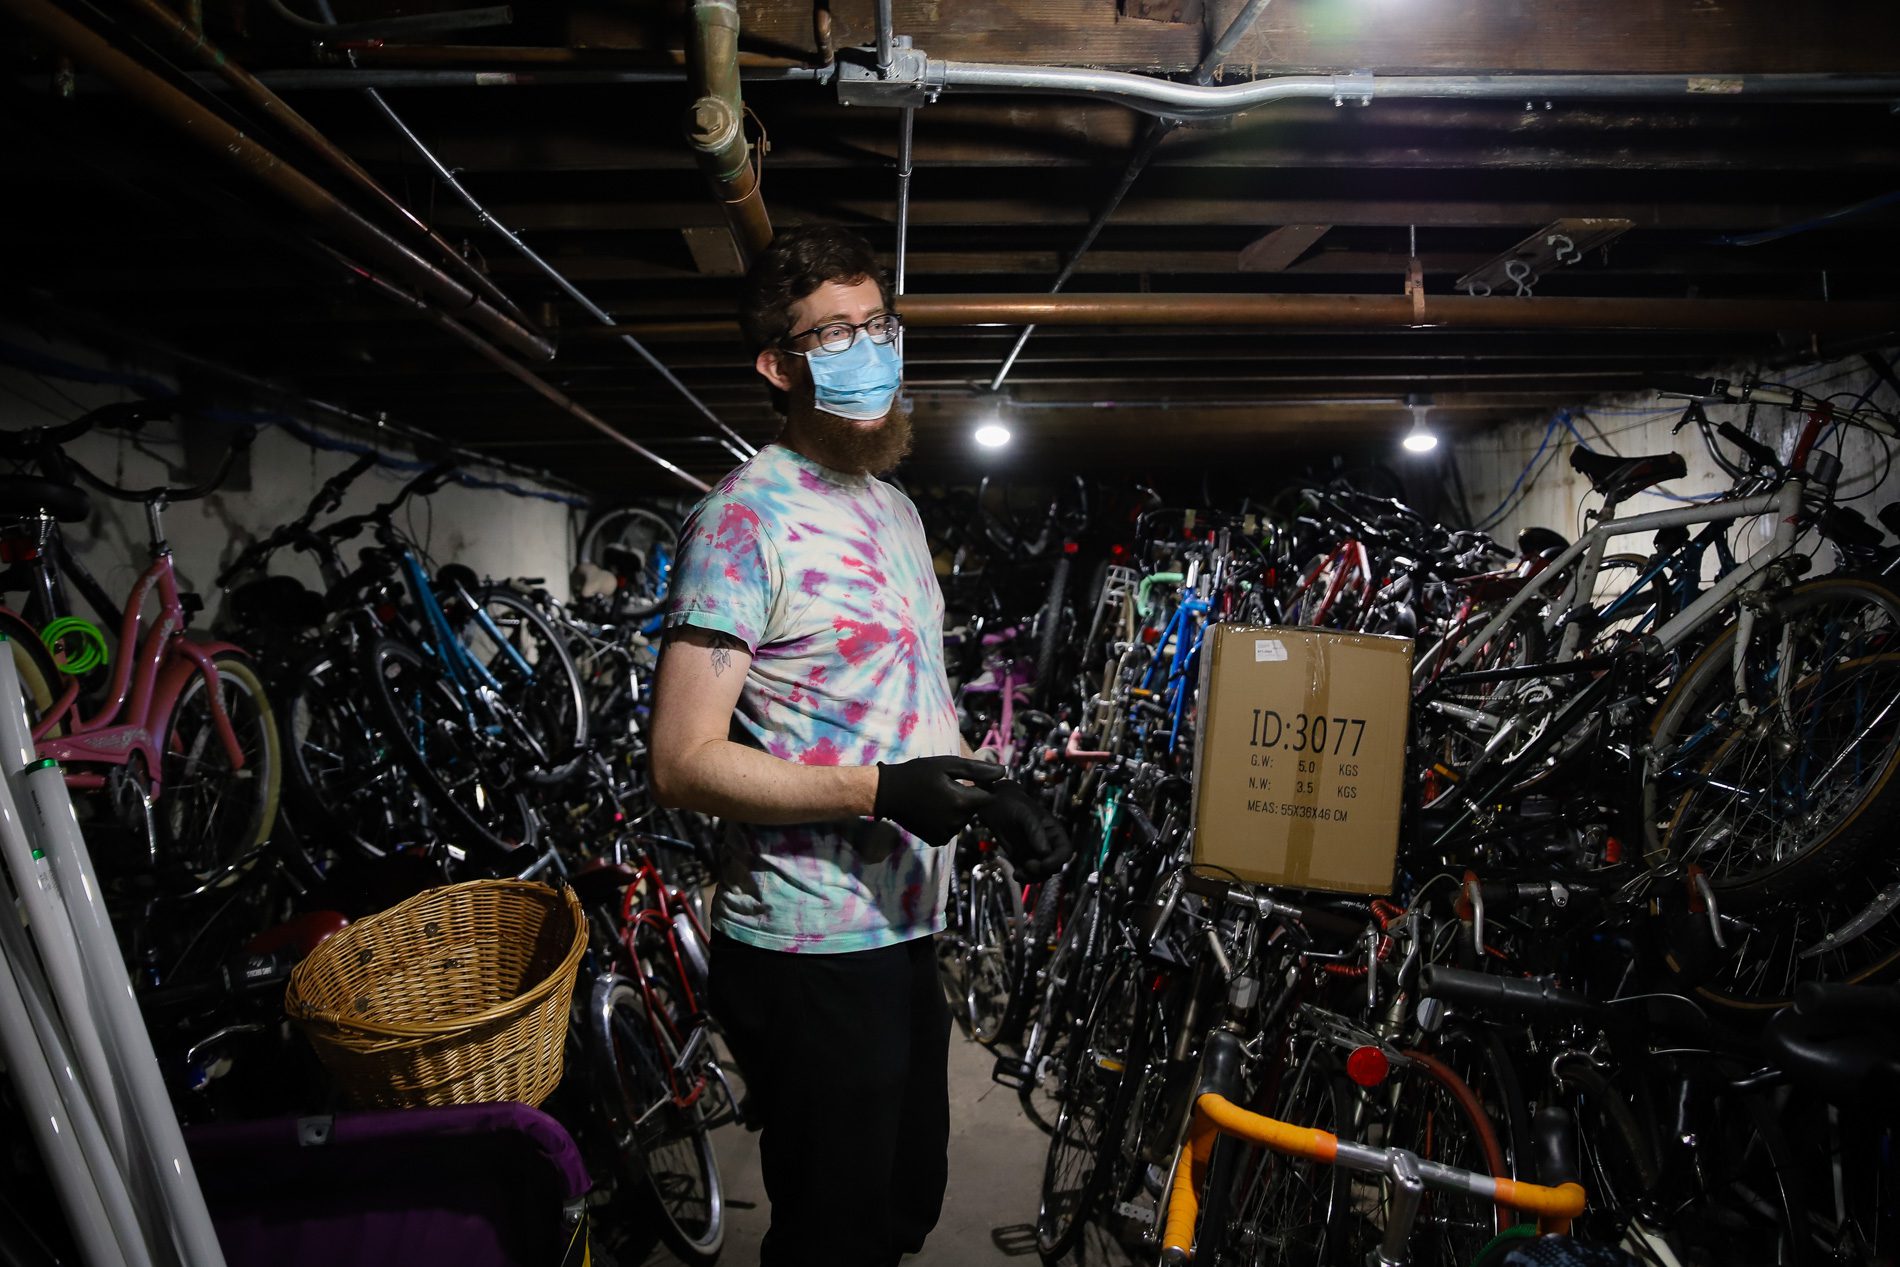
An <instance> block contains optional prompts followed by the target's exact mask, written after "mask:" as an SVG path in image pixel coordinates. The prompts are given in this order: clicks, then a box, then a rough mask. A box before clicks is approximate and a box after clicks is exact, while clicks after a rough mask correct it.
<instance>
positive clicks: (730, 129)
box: [686, 0, 772, 264]
mask: <svg viewBox="0 0 1900 1267" xmlns="http://www.w3.org/2000/svg"><path fill="white" fill-rule="evenodd" d="M690 16H691V29H690V33H689V40H688V44H687V49H686V63H687V72H688V75H689V78H690V82H691V83H692V85H693V87H694V90H695V91H696V93H697V94H698V100H696V101H694V102H693V106H692V110H691V112H690V113H689V114H688V115H687V122H686V140H687V143H688V144H690V145H691V146H692V147H693V153H694V155H695V156H696V157H697V158H698V159H699V167H700V170H701V171H703V172H705V173H706V181H707V183H708V184H710V185H711V186H712V191H713V197H715V198H717V199H718V200H719V201H720V203H721V204H722V205H723V206H724V207H725V209H726V223H727V224H728V225H729V226H730V228H731V230H732V240H733V242H734V244H735V245H737V246H738V248H739V258H740V259H741V260H743V261H745V262H746V263H747V264H750V263H751V262H752V260H753V257H755V256H756V255H758V253H759V252H760V251H763V250H764V249H765V248H766V247H767V246H768V245H770V244H771V241H772V219H771V217H770V216H768V215H767V214H766V211H765V200H764V199H763V198H761V197H760V196H759V168H758V166H757V165H756V164H755V162H754V158H753V147H752V146H751V145H749V144H747V143H746V139H745V105H744V103H743V102H742V101H741V100H740V97H739V5H738V0H693V7H692V13H691V15H690Z"/></svg>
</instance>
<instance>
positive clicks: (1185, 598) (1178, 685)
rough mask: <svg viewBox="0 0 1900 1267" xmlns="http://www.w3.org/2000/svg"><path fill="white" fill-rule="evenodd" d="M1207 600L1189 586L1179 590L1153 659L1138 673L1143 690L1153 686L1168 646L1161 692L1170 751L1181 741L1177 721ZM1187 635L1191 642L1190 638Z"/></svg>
mask: <svg viewBox="0 0 1900 1267" xmlns="http://www.w3.org/2000/svg"><path fill="white" fill-rule="evenodd" d="M1208 606H1209V603H1208V600H1207V599H1205V598H1202V597H1201V596H1200V595H1199V594H1198V593H1196V592H1195V591H1194V590H1192V589H1188V590H1183V591H1182V592H1181V599H1180V602H1179V603H1177V604H1176V605H1175V609H1174V614H1173V615H1172V616H1170V617H1169V618H1168V625H1167V628H1166V629H1165V630H1164V631H1163V632H1162V635H1161V641H1160V642H1158V643H1156V644H1155V655H1154V659H1152V660H1150V661H1149V662H1148V670H1147V672H1145V673H1143V674H1142V677H1141V686H1142V689H1143V690H1146V691H1152V690H1153V689H1154V680H1155V673H1156V671H1157V670H1159V669H1160V667H1161V661H1162V657H1163V656H1165V655H1166V654H1167V651H1168V648H1169V646H1170V645H1172V646H1173V647H1174V648H1175V653H1174V655H1173V656H1172V657H1170V658H1169V662H1168V679H1167V683H1166V685H1165V686H1164V687H1163V688H1162V692H1163V694H1164V695H1166V696H1167V698H1168V751H1169V752H1173V751H1174V750H1175V749H1176V748H1177V747H1178V746H1179V745H1180V742H1181V723H1182V722H1183V721H1184V720H1185V719H1186V717H1187V707H1188V696H1189V693H1190V691H1189V686H1190V682H1191V675H1192V674H1193V672H1194V668H1195V666H1196V665H1197V664H1199V663H1200V657H1201V635H1202V634H1203V633H1204V632H1205V629H1206V626H1205V625H1204V624H1203V623H1202V622H1201V621H1200V620H1199V619H1198V618H1199V617H1201V616H1205V615H1206V614H1207V611H1208ZM1190 638H1191V641H1190Z"/></svg>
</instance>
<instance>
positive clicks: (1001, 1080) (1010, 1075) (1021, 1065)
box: [990, 1056, 1036, 1091]
mask: <svg viewBox="0 0 1900 1267" xmlns="http://www.w3.org/2000/svg"><path fill="white" fill-rule="evenodd" d="M990 1081H992V1082H994V1083H996V1084H997V1085H998V1086H1004V1087H1008V1088H1009V1089H1010V1090H1012V1091H1027V1090H1028V1089H1029V1088H1030V1087H1032V1086H1034V1085H1035V1081H1036V1070H1035V1068H1034V1066H1032V1065H1031V1064H1030V1063H1029V1062H1028V1061H1026V1060H1022V1059H1020V1058H1018V1057H1015V1056H998V1057H997V1058H996V1064H995V1065H993V1066H991V1068H990Z"/></svg>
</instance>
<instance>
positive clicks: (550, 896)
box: [284, 880, 587, 1109]
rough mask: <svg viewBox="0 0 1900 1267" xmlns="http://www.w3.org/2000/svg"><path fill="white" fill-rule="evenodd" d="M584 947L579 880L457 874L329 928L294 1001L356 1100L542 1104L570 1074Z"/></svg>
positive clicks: (389, 1105) (295, 987) (374, 1103)
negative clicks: (331, 932) (562, 882)
mask: <svg viewBox="0 0 1900 1267" xmlns="http://www.w3.org/2000/svg"><path fill="white" fill-rule="evenodd" d="M586 949H587V920H586V916H585V915H584V914H583V912H582V910H581V904H580V899H578V898H577V897H575V896H574V891H573V890H572V889H562V890H561V891H559V892H557V891H555V890H554V889H552V888H549V887H548V886H547V885H544V884H528V883H524V882H522V881H519V880H476V881H473V882H471V883H468V884H451V885H448V886H446V887H443V888H439V889H430V890H429V891H428V892H426V893H421V894H418V895H417V896H415V897H412V898H410V899H409V900H408V901H406V902H403V903H401V904H400V905H397V906H393V907H391V908H390V909H388V910H386V911H381V912H379V913H377V914H375V915H371V916H369V917H368V918H366V919H361V920H358V921H357V922H355V923H353V924H351V925H350V926H349V927H348V928H345V929H343V930H342V931H341V932H339V933H337V934H336V935H335V936H333V937H330V938H328V939H326V940H325V941H324V942H323V944H322V945H320V946H319V947H317V949H316V950H315V951H314V952H312V953H311V955H310V957H309V958H307V959H305V960H304V961H303V962H302V963H300V964H298V965H297V969H296V971H294V972H292V973H291V974H290V987H289V989H288V990H287V991H286V993H285V997H284V1010H285V1011H286V1012H287V1013H288V1014H289V1015H290V1017H291V1019H293V1020H295V1021H296V1022H297V1023H298V1025H299V1026H301V1027H302V1029H303V1032H304V1034H305V1035H306V1036H307V1037H308V1038H309V1039H310V1043H311V1045H312V1046H313V1047H315V1048H316V1049H317V1055H318V1056H320V1057H321V1058H322V1060H323V1063H324V1065H325V1067H326V1068H328V1069H329V1071H330V1074H331V1076H332V1077H333V1078H335V1079H336V1081H337V1084H338V1086H339V1088H340V1089H341V1091H342V1093H343V1095H344V1097H345V1099H347V1100H348V1101H349V1102H350V1103H351V1104H353V1105H355V1106H357V1107H360V1108H383V1109H393V1108H413V1107H417V1106H421V1105H443V1104H478V1103H484V1102H488V1101H494V1100H519V1101H521V1102H523V1103H525V1104H539V1103H540V1102H541V1101H542V1100H543V1099H545V1098H546V1097H547V1095H548V1093H549V1092H550V1091H552V1090H554V1085H555V1084H556V1083H557V1082H559V1081H560V1080H561V1058H562V1053H563V1050H564V1046H565V1043H566V1038H567V1027H568V1005H569V1003H570V1001H571V1000H572V998H573V994H574V977H575V974H576V972H578V971H579V969H580V962H581V955H582V953H583V952H584V951H585V950H586Z"/></svg>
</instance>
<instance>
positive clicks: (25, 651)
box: [0, 611, 59, 734]
mask: <svg viewBox="0 0 1900 1267" xmlns="http://www.w3.org/2000/svg"><path fill="white" fill-rule="evenodd" d="M0 636H4V637H5V638H6V640H7V643H8V645H9V646H10V647H11V648H12V649H13V667H14V670H15V671H16V672H18V673H19V675H20V697H21V699H23V700H24V701H25V702H26V716H27V720H28V721H29V722H36V721H38V720H39V719H40V718H41V717H42V716H44V715H45V713H46V710H47V709H49V708H51V707H52V706H53V701H54V700H55V699H56V698H58V695H59V692H58V691H57V690H55V689H54V685H55V684H56V683H58V682H59V667H58V666H57V665H56V664H54V663H53V656H52V653H51V652H49V651H47V649H46V644H45V643H43V642H41V641H40V635H39V632H38V631H37V630H35V629H34V628H33V626H31V625H29V624H27V623H26V622H25V621H24V620H22V619H20V618H19V617H18V616H16V615H14V614H13V613H12V612H9V611H0ZM53 733H54V734H58V733H59V732H58V731H57V730H55V731H54V732H53Z"/></svg>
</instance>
